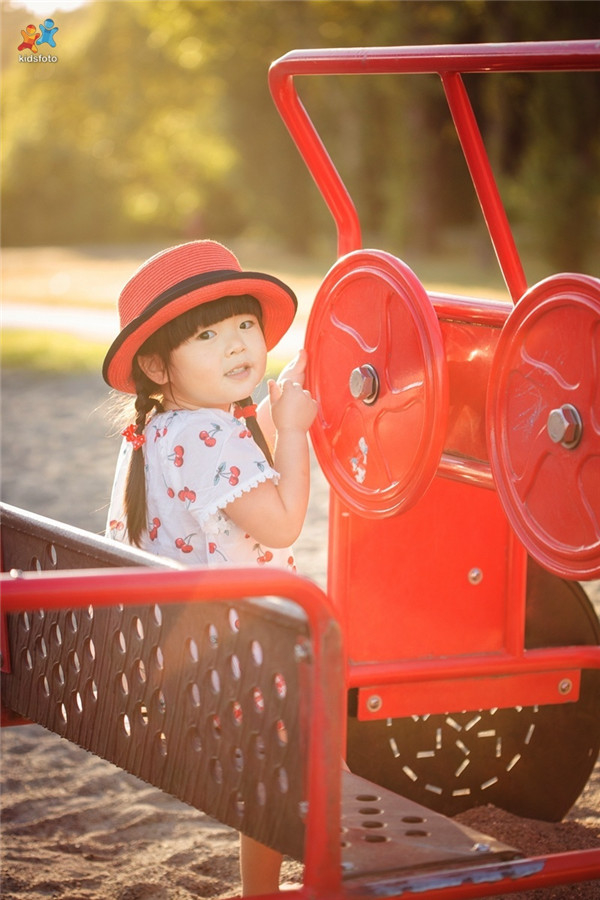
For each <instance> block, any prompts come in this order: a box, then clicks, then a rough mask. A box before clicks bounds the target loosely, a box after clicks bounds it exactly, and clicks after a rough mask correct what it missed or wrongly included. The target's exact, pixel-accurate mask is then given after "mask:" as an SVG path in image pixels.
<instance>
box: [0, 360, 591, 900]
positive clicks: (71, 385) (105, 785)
mask: <svg viewBox="0 0 600 900" xmlns="http://www.w3.org/2000/svg"><path fill="white" fill-rule="evenodd" d="M106 396H107V395H106V388H105V386H104V384H103V382H102V381H101V379H100V378H99V377H96V376H87V375H86V376H76V377H74V376H61V375H54V376H46V375H44V376H40V375H35V374H32V373H27V372H6V373H5V374H4V377H3V384H2V404H3V408H2V422H3V433H2V480H3V485H2V499H3V500H4V501H5V502H8V503H11V504H14V505H16V506H21V507H24V508H26V509H30V510H33V511H35V512H38V513H41V514H42V515H46V516H50V517H52V518H56V519H59V520H63V521H65V522H69V523H70V524H73V525H77V526H79V527H82V528H85V529H87V530H90V531H95V532H102V530H103V526H104V518H105V514H106V504H107V495H108V491H109V488H110V483H111V480H112V470H113V466H114V459H115V454H116V449H117V446H118V442H119V439H118V438H117V437H112V438H109V437H107V433H108V431H109V426H108V424H107V419H106V415H105V412H106V410H105V405H104V403H105V398H106ZM326 533H327V487H326V483H325V481H324V479H323V477H322V475H321V474H320V472H319V471H318V469H317V468H316V467H314V475H313V491H312V494H311V504H310V510H309V516H308V519H307V523H306V527H305V529H304V534H303V536H302V539H301V540H300V541H299V543H298V545H297V548H296V551H297V553H296V555H297V560H298V564H299V568H300V569H301V571H302V572H304V573H305V574H307V575H309V576H310V577H312V578H314V580H315V581H317V583H318V584H320V585H321V586H322V587H325V584H326V575H325V573H326ZM590 593H591V595H592V596H593V599H594V601H595V602H596V604H597V608H600V583H598V582H594V583H593V584H592V585H590ZM0 737H1V740H2V782H1V788H2V848H3V859H2V874H3V881H2V898H3V900H48V898H65V900H67V898H68V900H92V898H98V900H109V898H110V900H191V898H198V897H207V898H208V897H217V898H218V897H226V896H231V895H233V894H236V893H237V892H238V891H239V876H238V862H237V848H238V838H237V835H236V833H235V832H233V831H231V830H230V829H228V828H226V827H224V826H222V825H220V824H219V823H217V822H215V821H213V820H212V819H210V818H208V817H207V816H205V815H204V814H203V813H200V812H198V811H197V810H193V809H191V808H189V807H187V806H186V805H185V804H183V803H181V802H179V801H177V800H175V799H173V798H171V797H168V796H166V795H165V794H163V793H162V792H160V791H158V790H156V789H154V788H152V787H149V786H148V785H145V784H143V783H142V782H140V781H138V780H137V779H136V778H134V777H133V776H130V775H128V774H127V773H124V772H122V771H120V770H118V769H116V768H115V767H114V766H112V765H111V764H109V763H107V762H104V761H103V760H100V759H98V758H97V757H94V756H92V755H91V754H88V753H86V752H85V751H83V750H81V749H79V748H77V747H75V746H73V745H71V744H69V743H67V742H66V741H64V740H62V739H61V738H59V737H57V736H56V735H53V734H50V733H49V732H47V731H45V730H44V729H42V728H40V727H39V726H25V727H23V726H20V727H15V728H9V729H3V730H2V733H1V735H0ZM459 818H460V820H461V821H464V822H465V823H467V824H469V825H471V826H472V827H474V828H478V829H479V830H481V831H483V832H485V833H488V834H491V835H493V836H494V837H497V838H499V839H500V840H503V841H505V842H507V843H510V844H512V845H514V846H517V847H519V848H520V849H522V850H523V851H524V852H525V853H528V854H533V855H535V854H543V853H545V852H556V851H559V850H573V849H580V848H587V847H597V846H600V766H599V765H596V768H595V770H594V773H593V775H592V778H591V779H590V781H589V783H588V785H587V787H586V789H585V791H584V792H583V794H582V796H581V797H580V799H579V800H578V802H577V803H576V804H575V806H574V807H573V809H572V810H571V812H570V813H569V814H568V816H567V817H566V819H565V820H564V821H563V822H560V823H540V822H537V821H530V820H525V819H519V818H517V817H515V816H511V815H510V814H508V813H505V812H503V811H502V810H498V809H496V808H494V807H481V808H479V809H475V810H471V811H469V812H468V813H464V814H462V815H461V816H460V817H459ZM284 877H285V878H286V879H287V880H288V881H290V882H296V883H299V882H300V880H301V867H300V866H299V865H298V864H297V863H293V862H291V861H290V862H286V864H285V871H284ZM513 896H517V895H513ZM518 896H520V897H525V896H527V897H528V900H533V898H534V897H537V898H539V900H550V898H552V900H592V898H596V900H597V898H599V897H600V882H595V883H593V884H592V883H587V884H581V885H571V886H564V887H558V888H554V889H549V890H547V891H544V892H537V893H531V892H530V893H529V894H526V895H525V894H521V895H518Z"/></svg>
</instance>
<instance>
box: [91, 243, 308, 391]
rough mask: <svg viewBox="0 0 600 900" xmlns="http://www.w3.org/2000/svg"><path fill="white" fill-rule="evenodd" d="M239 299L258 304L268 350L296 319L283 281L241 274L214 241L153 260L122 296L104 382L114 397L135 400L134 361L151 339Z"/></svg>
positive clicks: (182, 247)
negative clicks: (199, 310) (184, 317)
mask: <svg viewBox="0 0 600 900" xmlns="http://www.w3.org/2000/svg"><path fill="white" fill-rule="evenodd" d="M241 294H250V295H251V296H252V297H255V298H256V299H257V300H258V302H259V303H260V305H261V308H262V315H263V328H264V333H265V342H266V345H267V350H270V349H271V348H272V347H274V346H275V344H277V342H278V341H279V340H280V339H281V338H282V337H283V335H284V334H285V332H286V331H287V330H288V328H289V327H290V325H291V324H292V321H293V319H294V316H295V314H296V307H297V300H296V296H295V294H294V292H293V291H292V290H291V289H290V288H289V287H288V286H287V285H286V284H284V283H283V281H280V280H279V279H278V278H274V277H273V276H272V275H264V274H263V273H261V272H244V271H242V268H241V266H240V264H239V262H238V261H237V259H236V257H235V256H234V255H233V253H232V252H231V251H230V250H228V249H227V247H224V246H223V245H222V244H219V243H217V242H216V241H191V242H190V243H188V244H180V245H179V246H178V247H171V248H169V249H168V250H162V251H161V252H160V253H157V254H156V255H155V256H152V257H151V258H150V259H149V260H147V261H146V262H145V263H144V264H143V265H142V266H141V267H140V268H139V269H138V270H137V272H136V273H135V274H134V275H133V276H132V277H131V278H130V279H129V281H128V282H127V284H126V285H125V287H124V288H123V290H122V291H121V296H120V297H119V316H120V321H121V332H120V334H119V336H118V337H117V338H116V340H115V341H113V343H112V345H111V347H110V349H109V351H108V353H107V354H106V358H105V360H104V365H103V367H102V374H103V376H104V380H105V381H106V382H107V384H109V385H110V386H111V387H114V388H116V389H117V390H119V391H123V392H125V393H127V394H135V385H134V382H133V377H132V371H131V367H132V363H133V359H134V357H135V354H136V353H137V352H138V350H139V349H140V347H141V346H142V344H143V343H144V341H145V340H146V339H147V338H148V337H150V335H151V334H153V333H154V332H155V331H157V330H158V329H159V328H160V327H161V325H164V324H165V323H166V322H170V321H171V319H174V318H176V316H179V315H181V313H184V312H187V310H188V309H192V307H194V306H199V305H200V304H201V303H208V302H209V301H211V300H218V299H219V298H220V297H228V296H239V295H241Z"/></svg>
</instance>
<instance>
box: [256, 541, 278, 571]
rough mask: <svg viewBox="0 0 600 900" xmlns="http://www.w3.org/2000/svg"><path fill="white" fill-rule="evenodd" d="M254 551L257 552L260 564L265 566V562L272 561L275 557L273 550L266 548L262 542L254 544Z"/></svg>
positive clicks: (257, 559)
mask: <svg viewBox="0 0 600 900" xmlns="http://www.w3.org/2000/svg"><path fill="white" fill-rule="evenodd" d="M254 552H255V553H256V561H257V563H258V564H259V566H264V565H265V563H270V562H271V560H272V559H273V554H272V552H271V551H270V550H265V549H264V548H263V547H261V545H260V544H255V545H254Z"/></svg>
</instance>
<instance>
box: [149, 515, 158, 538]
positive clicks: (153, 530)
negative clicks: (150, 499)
mask: <svg viewBox="0 0 600 900" xmlns="http://www.w3.org/2000/svg"><path fill="white" fill-rule="evenodd" d="M160 525H161V522H160V519H159V518H158V517H157V516H154V518H153V519H152V528H149V529H148V537H149V538H150V540H151V541H155V540H156V538H157V537H158V529H159V528H160Z"/></svg>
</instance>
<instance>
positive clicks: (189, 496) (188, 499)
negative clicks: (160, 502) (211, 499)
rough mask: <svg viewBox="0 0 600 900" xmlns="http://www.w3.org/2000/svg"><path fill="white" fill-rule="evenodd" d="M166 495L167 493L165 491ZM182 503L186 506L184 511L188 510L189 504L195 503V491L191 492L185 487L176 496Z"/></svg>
mask: <svg viewBox="0 0 600 900" xmlns="http://www.w3.org/2000/svg"><path fill="white" fill-rule="evenodd" d="M167 493H168V491H167ZM177 496H178V497H179V499H180V500H181V502H182V503H185V504H186V509H189V508H190V504H191V503H195V502H196V491H191V490H190V489H189V487H188V486H187V485H186V486H185V487H184V488H182V490H180V491H179V493H178V494H177Z"/></svg>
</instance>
